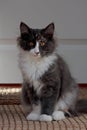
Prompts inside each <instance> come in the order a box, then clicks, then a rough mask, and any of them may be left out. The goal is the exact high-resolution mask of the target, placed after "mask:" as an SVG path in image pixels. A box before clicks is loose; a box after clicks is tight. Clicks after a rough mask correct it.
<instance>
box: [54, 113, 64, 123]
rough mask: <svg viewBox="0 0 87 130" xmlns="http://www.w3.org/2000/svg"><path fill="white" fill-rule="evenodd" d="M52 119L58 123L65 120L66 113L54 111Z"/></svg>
mask: <svg viewBox="0 0 87 130" xmlns="http://www.w3.org/2000/svg"><path fill="white" fill-rule="evenodd" d="M52 117H53V119H54V120H56V121H58V120H62V119H65V115H64V112H62V111H54V112H53V114H52Z"/></svg>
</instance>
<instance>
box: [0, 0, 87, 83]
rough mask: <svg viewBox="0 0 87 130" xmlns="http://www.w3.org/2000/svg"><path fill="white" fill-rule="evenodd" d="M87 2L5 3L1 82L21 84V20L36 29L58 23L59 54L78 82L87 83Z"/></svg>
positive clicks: (0, 15) (0, 26)
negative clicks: (19, 41)
mask: <svg viewBox="0 0 87 130" xmlns="http://www.w3.org/2000/svg"><path fill="white" fill-rule="evenodd" d="M86 6H87V0H83V1H82V0H1V1H0V83H20V82H21V81H22V77H21V73H20V70H19V69H18V63H17V54H18V50H17V47H16V40H15V39H16V37H17V36H19V24H20V21H25V22H26V23H27V24H28V25H30V26H31V27H33V28H36V27H37V28H41V27H44V26H46V25H47V24H49V23H50V22H52V21H53V22H55V26H56V34H57V36H58V38H59V48H58V52H59V53H60V54H61V55H63V57H64V58H65V60H66V61H67V62H68V64H69V67H70V70H71V72H72V75H73V76H74V77H75V79H76V80H77V82H80V83H87V7H86Z"/></svg>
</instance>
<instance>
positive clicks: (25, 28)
mask: <svg viewBox="0 0 87 130" xmlns="http://www.w3.org/2000/svg"><path fill="white" fill-rule="evenodd" d="M20 32H21V34H23V33H29V27H28V26H27V25H26V24H25V23H23V22H21V23H20Z"/></svg>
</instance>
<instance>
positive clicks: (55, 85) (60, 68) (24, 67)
mask: <svg viewBox="0 0 87 130" xmlns="http://www.w3.org/2000/svg"><path fill="white" fill-rule="evenodd" d="M20 30H21V36H20V38H19V43H18V47H19V67H20V70H21V72H22V76H23V85H22V96H21V97H22V104H23V106H24V108H25V109H26V110H27V113H28V115H27V119H28V120H40V121H51V120H61V119H64V118H65V116H66V115H68V116H70V115H71V113H70V111H73V112H74V111H75V106H76V102H77V97H78V85H77V83H76V82H75V80H74V78H73V77H72V76H71V73H70V71H69V68H68V65H67V64H66V63H65V61H64V60H63V58H62V57H61V56H59V55H58V53H57V51H56V48H57V43H56V42H55V40H54V24H53V23H51V24H49V25H48V26H47V27H46V28H44V29H31V28H29V27H28V26H27V25H26V24H24V23H21V24H20ZM31 34H32V35H33V37H34V39H33V40H35V41H33V42H38V43H39V41H40V39H41V40H42V38H43V39H44V40H43V41H44V42H46V43H45V44H46V45H45V46H43V47H41V46H40V44H39V47H38V48H39V54H40V55H36V56H32V55H31V53H30V51H31V50H32V49H34V48H35V46H36V43H35V46H34V47H33V48H30V47H29V45H28V44H29V43H30V42H31V41H30V39H28V38H26V37H32V36H31ZM38 37H39V38H38ZM31 39H32V38H31ZM25 44H26V45H25Z"/></svg>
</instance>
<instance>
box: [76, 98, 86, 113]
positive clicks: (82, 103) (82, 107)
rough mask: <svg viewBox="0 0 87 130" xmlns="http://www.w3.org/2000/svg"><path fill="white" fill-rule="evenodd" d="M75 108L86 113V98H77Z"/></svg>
mask: <svg viewBox="0 0 87 130" xmlns="http://www.w3.org/2000/svg"><path fill="white" fill-rule="evenodd" d="M76 110H77V112H79V113H87V99H81V100H78V101H77V104H76Z"/></svg>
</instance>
